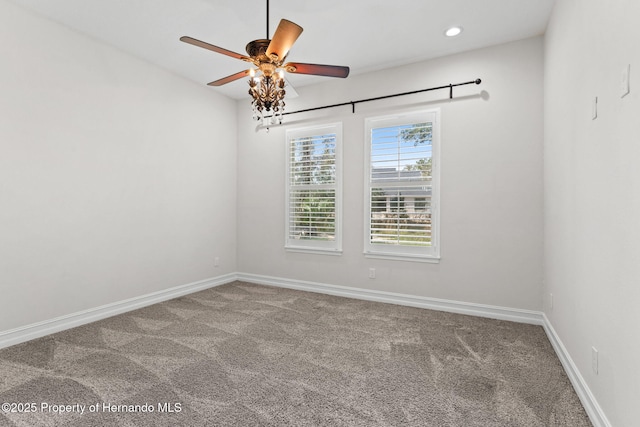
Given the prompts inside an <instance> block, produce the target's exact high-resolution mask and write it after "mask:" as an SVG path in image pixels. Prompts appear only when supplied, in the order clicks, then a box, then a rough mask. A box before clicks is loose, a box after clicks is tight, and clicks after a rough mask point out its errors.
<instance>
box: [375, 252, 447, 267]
mask: <svg viewBox="0 0 640 427" xmlns="http://www.w3.org/2000/svg"><path fill="white" fill-rule="evenodd" d="M364 256H365V257H366V258H373V259H388V260H393V261H408V262H424V263H428V264H438V263H440V257H439V256H434V255H415V254H400V253H398V254H394V253H389V252H365V253H364Z"/></svg>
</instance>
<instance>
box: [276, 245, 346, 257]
mask: <svg viewBox="0 0 640 427" xmlns="http://www.w3.org/2000/svg"><path fill="white" fill-rule="evenodd" d="M284 250H285V251H287V252H297V253H303V254H315V255H331V256H342V249H321V248H305V247H300V246H285V247H284Z"/></svg>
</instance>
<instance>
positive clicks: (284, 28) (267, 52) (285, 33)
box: [180, 0, 349, 123]
mask: <svg viewBox="0 0 640 427" xmlns="http://www.w3.org/2000/svg"><path fill="white" fill-rule="evenodd" d="M302 31H303V30H302V27H301V26H299V25H298V24H295V23H293V22H291V21H289V20H287V19H282V20H280V24H279V25H278V28H276V32H275V33H274V34H273V38H271V39H269V38H268V37H269V0H267V38H266V39H258V40H254V41H252V42H249V43H248V44H247V46H246V51H247V54H248V55H249V56H245V55H241V54H239V53H236V52H232V51H230V50H227V49H224V48H221V47H218V46H214V45H212V44H209V43H206V42H203V41H200V40H197V39H194V38H192V37H188V36H183V37H180V40H181V41H183V42H185V43H189V44H191V45H194V46H197V47H201V48H204V49H208V50H211V51H213V52H216V53H220V54H222V55H226V56H230V57H232V58H235V59H240V60H242V61H246V62H250V63H252V64H253V65H254V66H255V68H250V69H248V70H244V71H240V72H238V73H235V74H232V75H230V76H227V77H223V78H221V79H218V80H215V81H213V82H211V83H208V85H209V86H222V85H224V84H227V83H231V82H233V81H235V80H238V79H241V78H243V77H247V76H249V95H251V98H252V100H251V105H252V108H253V118H254V119H256V120H263V121H264V119H265V114H268V116H267V118H269V120H271V118H275V119H276V120H278V122H279V123H281V122H282V114H283V112H284V106H285V102H284V96H285V94H286V91H285V85H286V83H285V80H284V72H285V71H286V72H288V73H295V74H310V75H316V76H326V77H339V78H345V77H347V76H348V75H349V67H343V66H338V65H320V64H305V63H297V62H289V63H285V62H284V61H285V59H286V57H287V55H288V54H289V50H291V46H293V44H294V43H295V41H296V40H297V39H298V37H299V36H300V34H301V33H302Z"/></svg>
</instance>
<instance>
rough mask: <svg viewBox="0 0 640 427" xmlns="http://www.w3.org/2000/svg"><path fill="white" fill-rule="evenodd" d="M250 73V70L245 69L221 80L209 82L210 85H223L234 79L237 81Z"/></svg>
mask: <svg viewBox="0 0 640 427" xmlns="http://www.w3.org/2000/svg"><path fill="white" fill-rule="evenodd" d="M248 75H249V70H244V71H240V72H239V73H235V74H231V75H230V76H227V77H224V78H221V79H219V80H216V81H213V82H211V83H207V85H208V86H222V85H226V84H227V83H231V82H233V81H236V80H238V79H241V78H243V77H245V76H248Z"/></svg>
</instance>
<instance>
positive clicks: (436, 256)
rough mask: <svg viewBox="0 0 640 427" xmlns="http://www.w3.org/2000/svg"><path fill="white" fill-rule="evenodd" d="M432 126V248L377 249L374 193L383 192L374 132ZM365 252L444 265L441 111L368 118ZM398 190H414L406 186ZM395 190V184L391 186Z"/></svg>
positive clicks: (386, 247)
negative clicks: (375, 174)
mask: <svg viewBox="0 0 640 427" xmlns="http://www.w3.org/2000/svg"><path fill="white" fill-rule="evenodd" d="M424 122H431V123H432V139H431V149H432V152H431V245H430V246H423V247H420V246H410V245H379V244H378V245H376V244H372V243H371V219H372V218H371V211H372V209H371V208H372V206H371V191H372V189H374V188H379V183H375V182H374V181H373V180H372V178H371V176H372V175H371V173H372V159H371V150H372V131H373V129H377V128H384V127H393V126H401V125H410V124H416V123H424ZM364 128H365V130H364V132H365V144H364V250H363V253H364V255H365V257H367V258H380V259H392V260H401V261H416V262H431V263H438V262H439V261H440V246H441V245H440V185H441V182H440V148H441V147H440V145H441V141H440V138H441V135H440V109H439V108H438V109H430V110H417V111H407V112H399V113H396V114H387V115H384V116H374V117H367V118H365V123H364ZM395 185H396V186H398V187H403V186H404V187H410V186H411V185H404V184H403V183H402V182H400V180H399V182H398V183H396V184H395ZM391 186H393V184H392V185H391Z"/></svg>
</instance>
